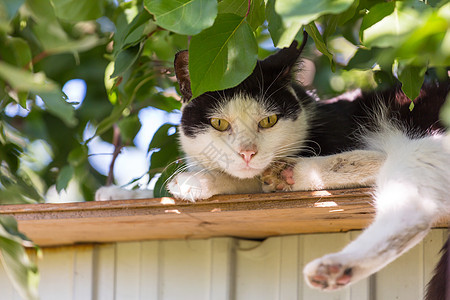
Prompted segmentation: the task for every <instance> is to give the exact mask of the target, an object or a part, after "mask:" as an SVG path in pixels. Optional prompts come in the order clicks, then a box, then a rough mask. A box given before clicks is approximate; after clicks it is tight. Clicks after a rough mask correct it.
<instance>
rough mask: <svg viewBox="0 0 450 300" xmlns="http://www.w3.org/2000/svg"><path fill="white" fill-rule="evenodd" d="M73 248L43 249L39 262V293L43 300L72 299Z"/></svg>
mask: <svg viewBox="0 0 450 300" xmlns="http://www.w3.org/2000/svg"><path fill="white" fill-rule="evenodd" d="M74 250H75V249H74V248H73V247H61V248H48V249H43V259H42V260H41V261H39V263H38V265H39V272H40V274H41V282H40V287H39V293H40V295H41V299H43V300H61V299H67V300H70V299H72V295H73V282H74V280H73V279H74V275H75V274H74V273H75V272H74V271H75V270H74V256H75V251H74Z"/></svg>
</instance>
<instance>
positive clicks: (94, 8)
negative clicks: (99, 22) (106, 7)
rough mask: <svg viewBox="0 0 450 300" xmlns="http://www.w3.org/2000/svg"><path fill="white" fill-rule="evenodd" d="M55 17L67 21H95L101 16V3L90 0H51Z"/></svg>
mask: <svg viewBox="0 0 450 300" xmlns="http://www.w3.org/2000/svg"><path fill="white" fill-rule="evenodd" d="M52 3H53V6H54V7H55V12H56V16H57V17H58V18H60V19H64V20H68V21H75V22H78V21H85V20H95V19H97V18H100V17H101V16H102V15H103V2H102V1H92V0H77V1H73V0H52Z"/></svg>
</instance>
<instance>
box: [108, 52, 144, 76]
mask: <svg viewBox="0 0 450 300" xmlns="http://www.w3.org/2000/svg"><path fill="white" fill-rule="evenodd" d="M140 51H141V46H134V47H130V48H127V49H125V50H123V51H121V52H120V53H119V54H118V55H117V58H116V60H115V61H114V72H113V74H112V75H111V78H114V77H117V76H119V75H122V74H123V73H124V72H126V71H127V70H128V69H129V68H131V66H132V65H133V64H134V63H135V62H136V60H137V59H138V57H139V53H140Z"/></svg>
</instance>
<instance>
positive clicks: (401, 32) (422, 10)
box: [361, 0, 430, 47]
mask: <svg viewBox="0 0 450 300" xmlns="http://www.w3.org/2000/svg"><path fill="white" fill-rule="evenodd" d="M393 4H394V5H395V7H394V9H393V12H392V13H391V14H389V15H387V16H385V17H383V16H384V15H385V14H387V13H389V12H390V11H391V10H392V7H391V5H392V4H391V5H388V4H383V5H381V4H379V5H375V6H374V7H373V8H372V12H373V13H372V14H368V15H367V16H366V17H368V20H367V21H364V19H365V18H366V17H365V18H364V19H363V24H365V26H367V28H362V29H361V32H362V34H361V38H362V42H363V44H364V45H365V46H366V47H375V46H377V47H390V46H392V45H396V44H399V43H401V42H402V41H403V38H404V37H405V35H406V34H408V33H409V32H411V31H412V30H414V29H415V28H417V27H418V26H420V25H421V24H423V22H424V16H426V15H427V14H428V13H429V12H430V11H429V8H430V7H429V6H427V5H426V4H425V3H423V2H421V1H416V0H405V1H394V2H393ZM421 16H422V17H421ZM380 18H381V20H380V21H378V22H376V21H377V20H378V19H380ZM369 25H371V26H370V27H369Z"/></svg>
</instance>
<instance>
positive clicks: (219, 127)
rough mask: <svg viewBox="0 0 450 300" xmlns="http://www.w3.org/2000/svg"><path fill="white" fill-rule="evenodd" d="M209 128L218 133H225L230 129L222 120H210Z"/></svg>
mask: <svg viewBox="0 0 450 300" xmlns="http://www.w3.org/2000/svg"><path fill="white" fill-rule="evenodd" d="M211 126H212V127H214V128H215V129H217V130H219V131H225V130H227V129H228V128H230V123H228V121H227V120H224V119H219V118H211Z"/></svg>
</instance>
